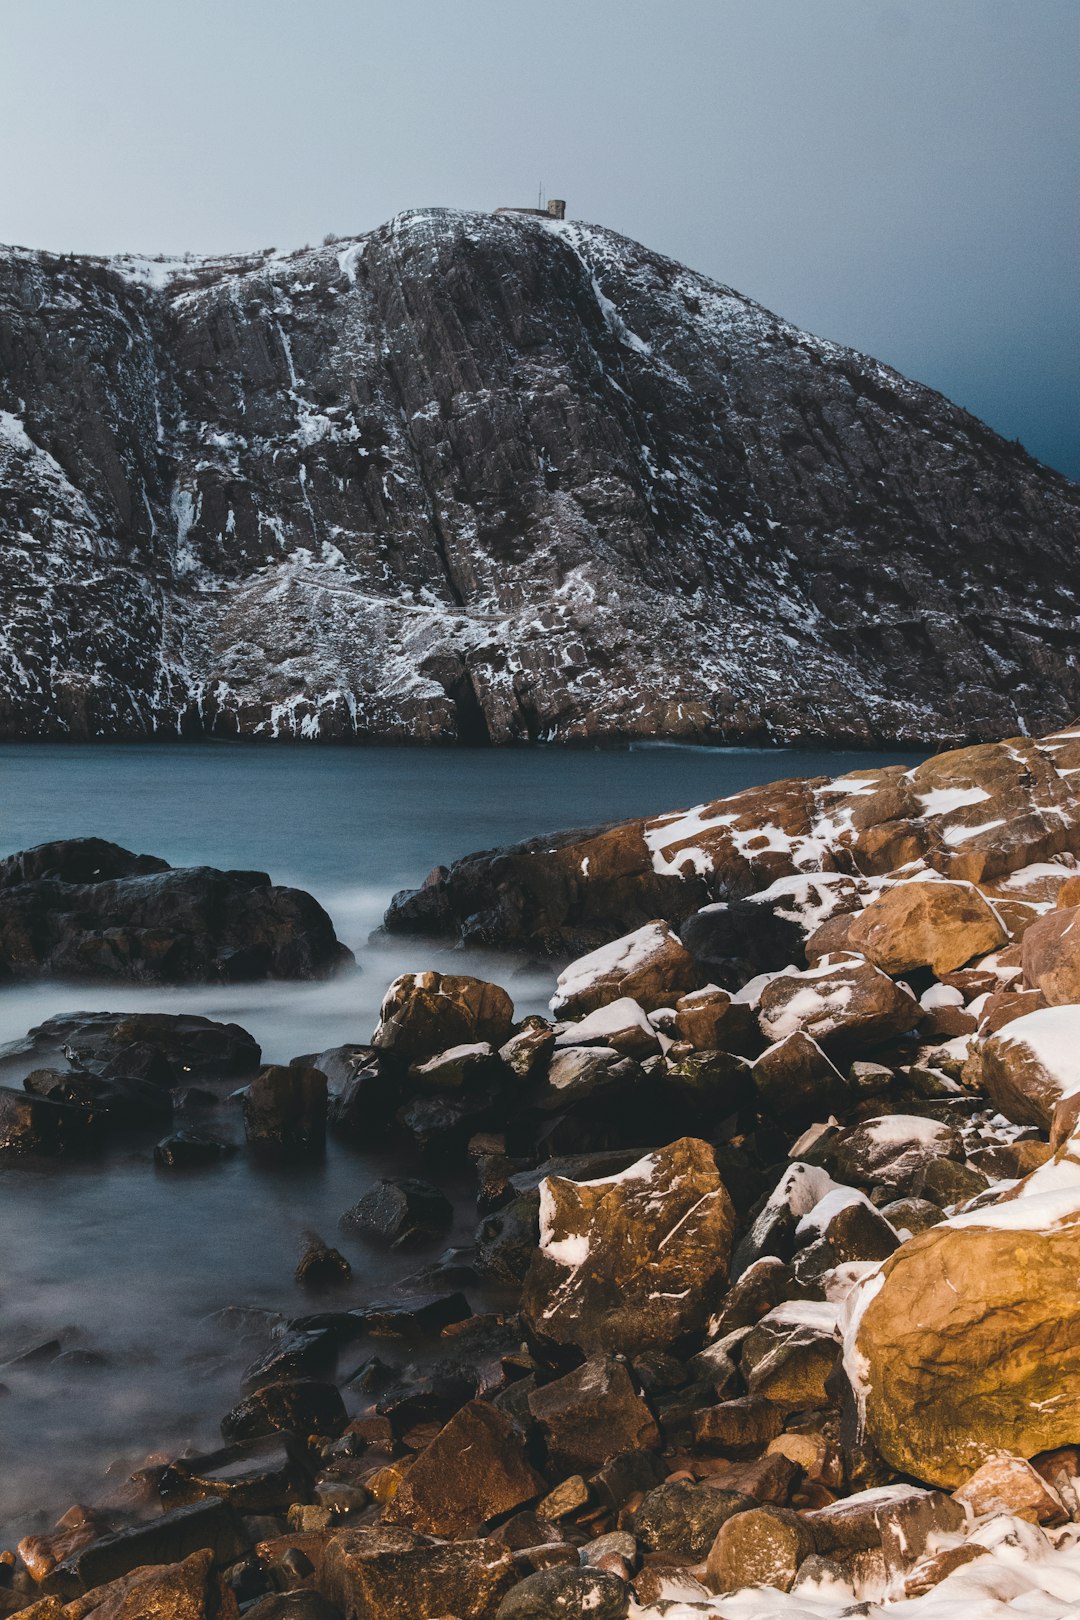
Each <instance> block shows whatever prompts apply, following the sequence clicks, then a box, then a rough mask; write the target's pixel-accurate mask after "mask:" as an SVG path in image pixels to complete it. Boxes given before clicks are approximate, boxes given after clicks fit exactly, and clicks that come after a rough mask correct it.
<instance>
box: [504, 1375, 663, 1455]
mask: <svg viewBox="0 0 1080 1620" xmlns="http://www.w3.org/2000/svg"><path fill="white" fill-rule="evenodd" d="M528 1406H529V1411H530V1413H531V1415H532V1417H533V1418H534V1419H535V1420H536V1422H537V1423H539V1425H540V1427H541V1429H542V1430H543V1433H544V1436H545V1440H546V1443H547V1451H548V1458H549V1461H550V1463H551V1466H552V1467H553V1468H555V1469H557V1470H559V1471H560V1472H562V1473H582V1474H591V1473H593V1472H594V1471H595V1470H596V1469H598V1468H602V1467H603V1465H604V1464H605V1463H607V1462H610V1461H611V1459H612V1458H613V1457H618V1456H620V1455H621V1454H622V1453H623V1452H626V1451H638V1450H653V1449H655V1448H657V1447H658V1446H659V1444H660V1430H659V1429H658V1427H657V1424H656V1419H655V1418H654V1416H653V1414H652V1412H651V1411H650V1410H649V1408H648V1406H647V1405H646V1404H645V1402H644V1401H643V1400H642V1398H641V1396H640V1395H639V1394H638V1392H637V1390H636V1389H635V1388H634V1384H633V1381H632V1379H631V1377H630V1374H629V1373H628V1372H627V1370H626V1368H625V1367H624V1366H623V1365H622V1363H621V1362H618V1361H612V1360H611V1359H610V1358H608V1357H606V1356H593V1357H590V1359H589V1360H588V1361H586V1362H585V1363H584V1364H583V1365H582V1366H580V1367H578V1368H575V1370H574V1371H573V1372H570V1373H567V1374H565V1376H564V1377H562V1378H557V1379H555V1380H554V1382H553V1383H550V1384H544V1385H543V1386H542V1387H541V1388H539V1389H535V1390H533V1392H532V1393H531V1394H530V1396H529V1398H528Z"/></svg>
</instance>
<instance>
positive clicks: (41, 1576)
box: [16, 1504, 107, 1586]
mask: <svg viewBox="0 0 1080 1620" xmlns="http://www.w3.org/2000/svg"><path fill="white" fill-rule="evenodd" d="M106 1528H107V1527H106V1524H105V1522H104V1520H103V1519H102V1518H101V1516H100V1515H99V1514H97V1513H94V1512H93V1511H92V1510H90V1509H87V1508H84V1507H82V1506H80V1505H79V1504H76V1505H75V1506H74V1507H71V1508H69V1509H68V1511H67V1512H66V1513H65V1514H63V1515H62V1517H61V1518H59V1519H58V1520H57V1521H56V1524H55V1526H54V1528H53V1529H52V1530H51V1531H49V1532H48V1533H47V1534H46V1535H37V1536H24V1537H23V1539H22V1540H21V1541H20V1542H19V1544H18V1547H17V1548H16V1551H17V1553H18V1555H19V1557H20V1558H21V1559H22V1561H23V1563H24V1564H25V1565H26V1568H27V1571H28V1572H29V1575H30V1578H31V1580H33V1581H35V1582H36V1584H37V1585H38V1586H41V1585H42V1583H43V1582H44V1581H46V1580H47V1579H48V1577H49V1576H50V1575H51V1574H52V1572H53V1570H54V1569H55V1568H56V1566H57V1564H59V1563H62V1562H63V1560H64V1559H65V1558H70V1557H71V1555H72V1554H73V1553H77V1552H80V1551H81V1550H82V1549H83V1547H88V1546H89V1545H90V1543H91V1542H92V1541H96V1540H97V1539H98V1537H99V1536H100V1535H102V1534H103V1533H104V1532H105V1530H106Z"/></svg>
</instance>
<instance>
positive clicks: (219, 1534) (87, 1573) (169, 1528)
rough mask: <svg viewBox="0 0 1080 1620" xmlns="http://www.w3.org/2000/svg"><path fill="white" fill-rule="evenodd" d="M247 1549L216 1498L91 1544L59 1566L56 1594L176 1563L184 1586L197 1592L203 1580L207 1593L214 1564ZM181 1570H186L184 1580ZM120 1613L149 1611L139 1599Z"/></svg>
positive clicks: (132, 1619)
mask: <svg viewBox="0 0 1080 1620" xmlns="http://www.w3.org/2000/svg"><path fill="white" fill-rule="evenodd" d="M244 1546H245V1541H244V1536H243V1533H242V1528H241V1525H240V1521H239V1520H238V1518H237V1516H236V1513H235V1512H234V1510H233V1508H232V1507H231V1506H230V1504H229V1503H227V1502H225V1501H223V1500H222V1499H221V1497H211V1498H209V1499H208V1500H206V1501H204V1502H196V1503H194V1504H193V1505H192V1506H190V1507H178V1508H173V1510H172V1511H171V1512H169V1513H165V1514H163V1515H162V1516H161V1517H160V1518H157V1519H152V1520H151V1521H150V1522H149V1523H147V1524H138V1525H134V1526H133V1527H132V1528H131V1529H128V1530H118V1531H116V1532H115V1534H113V1535H109V1536H102V1537H101V1538H100V1540H98V1541H94V1542H91V1543H90V1545H89V1546H88V1547H84V1548H82V1549H81V1551H79V1552H76V1553H74V1554H73V1555H72V1556H71V1557H70V1558H68V1559H67V1560H65V1562H64V1563H63V1564H58V1565H57V1566H56V1569H55V1570H54V1571H53V1573H52V1576H51V1580H52V1584H53V1590H54V1591H61V1592H66V1593H67V1595H69V1596H73V1595H74V1594H75V1593H76V1592H83V1591H89V1590H92V1589H93V1588H95V1587H99V1586H102V1585H103V1584H104V1583H105V1582H112V1581H118V1580H120V1579H121V1578H122V1577H130V1576H131V1574H132V1572H133V1571H134V1572H135V1575H136V1576H138V1575H139V1574H140V1573H141V1572H142V1570H143V1569H144V1567H145V1566H146V1565H158V1564H170V1565H175V1566H176V1579H177V1581H178V1582H180V1584H181V1587H183V1583H184V1582H190V1586H191V1590H193V1591H194V1592H195V1593H196V1594H197V1593H198V1592H199V1590H200V1585H199V1583H200V1582H201V1583H202V1589H203V1590H204V1591H205V1589H206V1585H207V1580H208V1579H209V1578H210V1576H209V1572H210V1570H211V1567H212V1565H213V1564H215V1563H216V1564H219V1565H225V1564H229V1563H232V1562H233V1561H234V1560H235V1559H237V1558H239V1557H240V1556H241V1555H242V1553H243V1551H244ZM181 1560H182V1561H183V1562H180V1561H181ZM179 1571H183V1574H182V1576H181V1574H180V1573H179ZM159 1574H162V1572H161V1571H159V1570H156V1569H155V1570H154V1575H155V1576H157V1575H159ZM173 1574H174V1572H173V1571H171V1570H170V1571H166V1572H164V1576H165V1578H166V1579H171V1578H172V1576H173ZM147 1596H149V1594H147ZM125 1601H126V1599H125ZM120 1612H121V1613H123V1614H124V1620H142V1615H143V1614H144V1613H145V1609H142V1608H140V1607H139V1606H138V1604H137V1603H136V1602H134V1601H133V1602H132V1603H131V1604H130V1605H129V1606H128V1608H127V1610H126V1612H125V1611H124V1610H123V1609H121V1611H120ZM167 1612H168V1611H167V1610H166V1613H167ZM197 1613H198V1611H197V1610H196V1614H197Z"/></svg>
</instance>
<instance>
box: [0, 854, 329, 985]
mask: <svg viewBox="0 0 1080 1620" xmlns="http://www.w3.org/2000/svg"><path fill="white" fill-rule="evenodd" d="M352 960H353V957H352V952H351V951H349V950H347V949H346V947H345V946H344V945H342V944H341V943H340V942H339V940H338V939H337V936H336V935H335V933H334V927H333V924H332V923H331V921H330V918H329V917H328V916H327V914H326V912H325V911H324V910H323V908H322V906H320V905H319V903H318V901H317V900H315V899H313V898H312V896H311V895H310V894H306V893H305V892H304V891H303V890H302V889H287V888H278V887H275V886H274V885H273V884H272V883H271V882H270V879H269V877H268V876H267V875H266V873H265V872H220V871H217V870H216V869H215V868H214V867H210V866H198V867H185V868H179V869H174V868H172V867H170V866H168V865H167V864H166V862H164V861H159V860H156V859H155V858H154V857H151V856H146V855H133V854H131V852H130V851H128V850H125V849H121V848H120V847H119V846H118V845H116V844H106V843H104V842H103V841H102V840H100V839H79V838H76V839H71V840H68V841H65V842H61V843H55V844H44V845H40V846H39V847H38V848H37V849H33V850H23V851H21V852H20V853H19V854H18V855H12V856H10V857H9V858H8V859H7V860H6V861H4V862H0V978H13V979H36V978H53V979H60V978H63V979H102V980H104V979H118V980H123V981H125V982H127V983H130V984H188V983H213V982H219V981H226V982H234V981H242V980H249V979H267V978H272V979H315V978H324V977H326V976H327V975H328V974H331V973H333V972H336V971H337V970H338V969H339V968H340V967H342V966H343V965H344V964H346V963H349V962H351V961H352Z"/></svg>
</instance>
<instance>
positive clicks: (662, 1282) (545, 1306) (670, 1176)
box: [522, 1137, 735, 1354]
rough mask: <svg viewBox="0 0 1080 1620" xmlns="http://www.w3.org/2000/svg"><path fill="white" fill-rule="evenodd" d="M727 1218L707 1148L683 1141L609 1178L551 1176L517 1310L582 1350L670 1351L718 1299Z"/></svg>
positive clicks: (539, 1331) (726, 1252)
mask: <svg viewBox="0 0 1080 1620" xmlns="http://www.w3.org/2000/svg"><path fill="white" fill-rule="evenodd" d="M734 1219H735V1218H734V1211H733V1209H732V1204H731V1200H730V1198H729V1197H728V1194H727V1191H726V1189H725V1187H724V1184H723V1182H722V1181H721V1179H720V1176H719V1174H718V1173H717V1170H716V1163H715V1159H714V1157H713V1152H712V1149H711V1148H710V1147H709V1146H708V1145H707V1144H706V1143H704V1142H701V1141H697V1140H696V1139H694V1138H692V1137H683V1138H681V1139H680V1140H679V1141H677V1142H673V1143H671V1144H670V1146H668V1147H663V1148H659V1149H658V1150H657V1151H656V1152H655V1153H650V1154H648V1155H647V1156H646V1157H645V1158H643V1159H641V1160H639V1161H638V1162H637V1163H636V1164H634V1165H631V1166H630V1167H629V1169H627V1170H624V1171H622V1172H621V1173H620V1174H618V1175H615V1176H612V1177H607V1178H601V1179H599V1180H594V1181H591V1182H575V1181H570V1180H568V1179H564V1178H561V1177H550V1178H548V1179H546V1180H545V1181H543V1182H542V1183H541V1187H540V1247H539V1250H538V1252H537V1253H536V1255H535V1256H534V1258H533V1260H532V1263H531V1265H530V1267H529V1271H528V1274H527V1276H526V1279H525V1287H524V1291H523V1294H522V1314H523V1316H524V1318H525V1320H526V1322H527V1324H528V1326H529V1327H530V1329H531V1331H532V1332H533V1333H535V1334H536V1335H537V1336H538V1337H539V1338H541V1339H546V1340H549V1341H552V1342H554V1343H556V1344H573V1345H577V1346H578V1347H579V1348H581V1349H582V1350H584V1351H585V1352H586V1353H590V1354H591V1353H593V1352H598V1351H599V1352H618V1351H627V1352H630V1353H633V1352H637V1351H640V1350H644V1349H648V1348H650V1347H652V1346H654V1345H658V1346H661V1347H663V1348H665V1349H666V1348H669V1347H670V1346H671V1345H672V1343H673V1342H675V1341H676V1340H677V1339H678V1338H679V1337H680V1336H681V1335H682V1334H684V1333H688V1332H693V1331H695V1330H696V1329H699V1328H700V1327H702V1326H703V1325H704V1323H705V1321H706V1319H707V1318H708V1316H709V1314H710V1312H711V1310H712V1309H713V1307H714V1305H715V1304H716V1303H717V1296H718V1294H719V1292H720V1290H721V1289H722V1287H723V1285H724V1282H725V1280H726V1277H727V1264H728V1259H729V1256H730V1253H731V1239H732V1232H733V1229H734Z"/></svg>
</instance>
